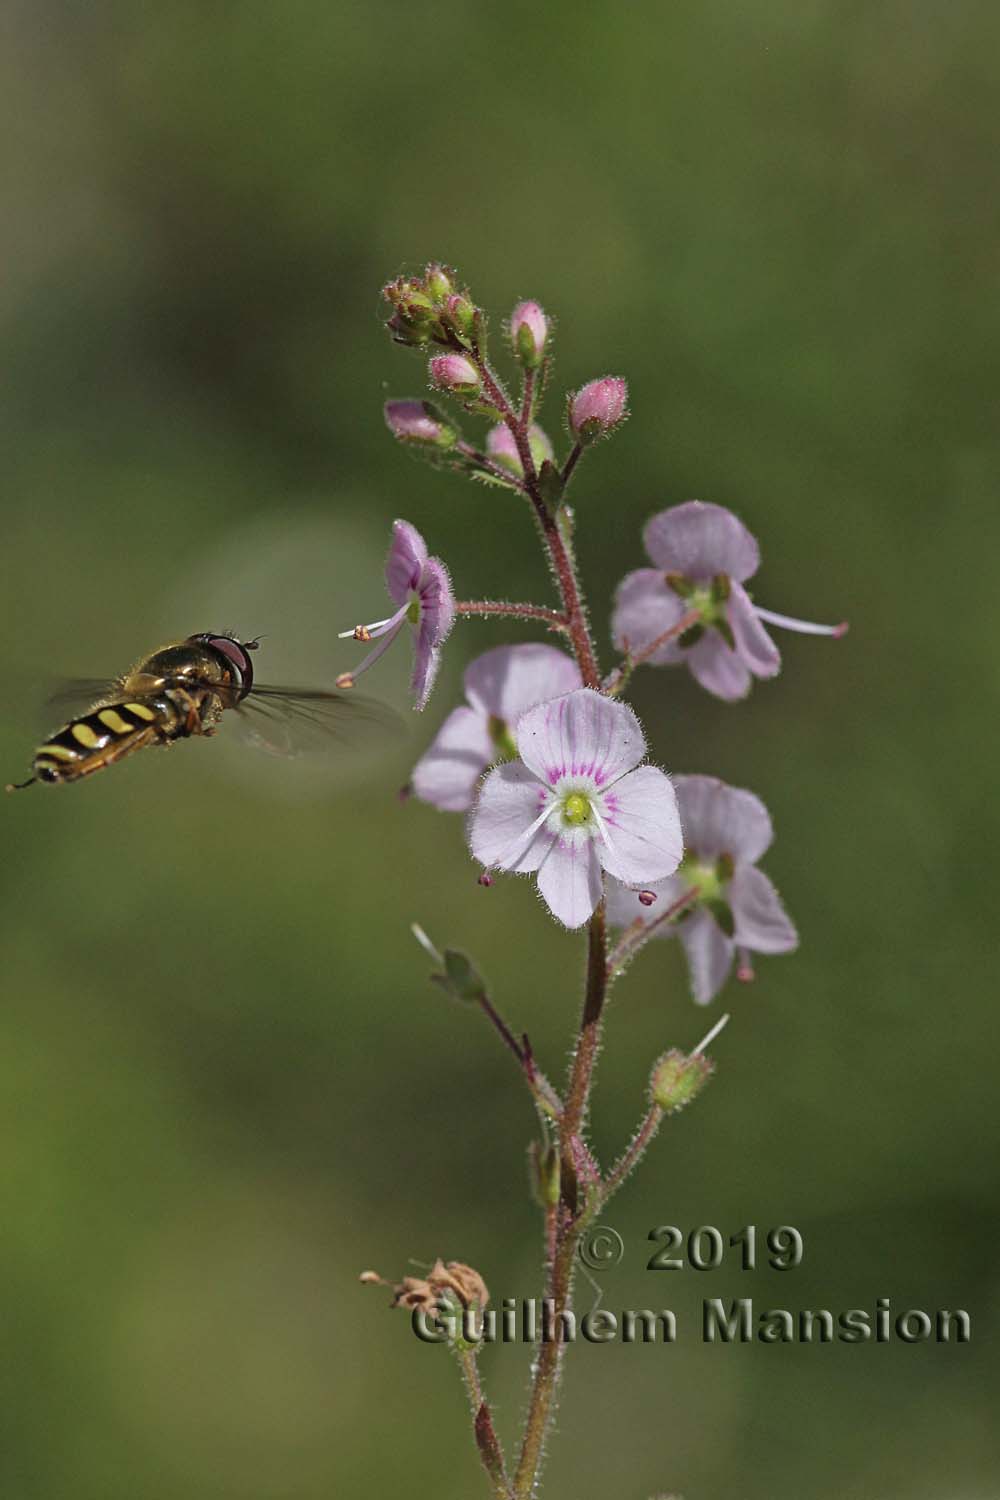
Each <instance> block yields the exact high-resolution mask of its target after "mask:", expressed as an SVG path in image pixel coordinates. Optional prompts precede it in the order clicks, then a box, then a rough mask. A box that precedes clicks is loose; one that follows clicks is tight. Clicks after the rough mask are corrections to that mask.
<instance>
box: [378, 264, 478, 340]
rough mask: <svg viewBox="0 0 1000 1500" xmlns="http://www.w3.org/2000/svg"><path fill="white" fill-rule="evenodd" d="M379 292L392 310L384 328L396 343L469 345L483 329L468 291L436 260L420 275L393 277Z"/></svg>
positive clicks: (452, 272) (449, 270) (446, 267)
mask: <svg viewBox="0 0 1000 1500" xmlns="http://www.w3.org/2000/svg"><path fill="white" fill-rule="evenodd" d="M382 295H383V297H384V298H385V299H386V301H387V302H388V303H390V304H391V306H392V309H393V311H392V316H391V317H390V318H389V320H388V322H387V323H386V327H387V328H388V330H389V332H390V333H391V334H392V337H393V339H394V340H395V342H396V343H397V344H406V345H409V346H411V347H413V348H418V349H419V348H422V347H424V346H425V345H427V344H443V345H444V346H445V347H446V348H455V347H456V346H462V347H466V348H471V346H472V344H473V343H475V341H476V339H477V338H478V337H479V336H480V333H481V332H482V331H483V330H482V329H481V327H480V324H481V319H482V314H481V313H480V311H479V309H478V308H477V307H476V305H475V303H474V302H473V301H472V299H471V298H470V296H469V294H468V291H467V290H465V289H464V288H462V289H460V288H459V287H458V285H457V283H456V281H455V272H454V271H453V270H451V269H450V268H449V267H448V266H442V265H439V264H438V263H437V262H436V261H435V262H432V263H431V264H430V265H429V266H428V267H427V268H426V270H425V271H424V274H423V275H422V276H397V277H396V279H395V281H390V282H388V283H387V284H386V285H385V286H384V287H383V288H382Z"/></svg>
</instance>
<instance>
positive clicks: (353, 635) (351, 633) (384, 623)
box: [337, 604, 409, 641]
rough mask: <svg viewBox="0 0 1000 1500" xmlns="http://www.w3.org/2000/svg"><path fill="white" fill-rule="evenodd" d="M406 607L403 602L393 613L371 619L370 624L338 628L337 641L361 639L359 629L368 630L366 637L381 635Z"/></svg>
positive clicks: (403, 612)
mask: <svg viewBox="0 0 1000 1500" xmlns="http://www.w3.org/2000/svg"><path fill="white" fill-rule="evenodd" d="M408 609H409V604H404V605H403V607H402V609H397V611H396V613H395V614H394V615H386V617H385V619H384V620H373V621H372V622H371V624H370V625H352V627H351V629H350V630H338V631H337V639H338V641H347V640H359V639H363V638H362V637H359V636H358V631H359V630H366V631H367V632H368V638H371V637H374V636H379V635H382V633H383V632H384V631H385V630H388V629H389V628H390V627H391V626H392V625H395V623H396V621H397V620H398V619H400V617H401V616H402V615H405V614H406V611H407V610H408Z"/></svg>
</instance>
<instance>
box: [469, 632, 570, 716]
mask: <svg viewBox="0 0 1000 1500" xmlns="http://www.w3.org/2000/svg"><path fill="white" fill-rule="evenodd" d="M579 686H580V668H579V667H578V666H577V664H576V662H575V661H574V660H573V658H572V657H571V656H568V655H567V654H566V652H565V651H560V650H559V649H558V647H556V646H546V645H545V644H544V643H543V642H541V641H529V642H526V643H525V644H524V645H523V646H494V648H493V650H492V651H484V652H483V654H482V656H477V657H476V659H475V661H472V662H470V663H469V665H468V667H467V668H466V670H465V696H466V697H467V698H468V700H469V702H470V703H471V704H472V705H473V707H474V708H478V709H480V710H481V711H482V713H483V714H484V715H487V714H493V715H494V716H495V717H496V718H498V719H502V720H503V721H504V723H505V724H515V723H516V722H517V720H518V719H519V718H520V716H521V714H523V713H524V711H525V709H526V708H534V706H535V704H536V703H545V702H546V701H547V700H548V699H549V698H560V697H562V695H563V694H564V693H571V692H572V691H573V689H574V688H578V687H579Z"/></svg>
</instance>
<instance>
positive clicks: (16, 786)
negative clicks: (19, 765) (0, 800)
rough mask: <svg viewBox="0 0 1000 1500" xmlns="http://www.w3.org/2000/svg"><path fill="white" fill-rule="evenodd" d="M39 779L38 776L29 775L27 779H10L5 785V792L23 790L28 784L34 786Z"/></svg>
mask: <svg viewBox="0 0 1000 1500" xmlns="http://www.w3.org/2000/svg"><path fill="white" fill-rule="evenodd" d="M37 780H38V777H37V776H29V777H28V779H27V781H8V783H7V785H6V786H5V787H4V791H5V792H23V791H24V789H25V787H26V786H34V784H35V782H36V781H37Z"/></svg>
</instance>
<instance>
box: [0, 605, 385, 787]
mask: <svg viewBox="0 0 1000 1500" xmlns="http://www.w3.org/2000/svg"><path fill="white" fill-rule="evenodd" d="M259 645H260V642H259V641H255V640H254V641H240V640H238V639H237V638H236V637H235V636H233V635H226V634H223V633H220V634H215V633H213V632H212V631H205V632H203V633H202V634H201V635H189V636H188V637H187V638H186V639H185V640H181V641H172V642H170V643H169V644H168V645H166V646H161V647H160V648H159V650H157V651H154V652H153V653H152V655H150V656H147V657H145V658H144V659H143V660H142V661H140V662H138V663H137V664H136V666H134V667H133V668H132V669H131V671H129V672H127V673H126V674H125V675H124V676H123V677H119V678H118V679H117V680H116V681H114V682H112V683H110V684H107V683H103V684H102V683H100V682H93V683H77V684H71V685H70V687H69V689H68V690H67V691H66V692H63V693H60V694H57V700H58V699H60V698H61V699H64V700H65V699H66V698H73V697H75V698H78V699H79V698H80V697H81V696H83V697H84V700H85V701H88V702H89V703H90V707H89V708H88V710H87V712H86V713H84V714H81V715H80V716H79V717H78V718H73V719H71V720H70V721H69V723H68V724H65V725H64V726H63V727H62V728H61V729H60V730H59V731H58V732H57V733H56V734H53V735H51V736H50V737H49V738H48V739H47V740H46V741H45V743H44V744H43V745H41V746H40V747H39V749H38V751H37V752H36V754H35V759H34V763H33V765H32V774H31V776H30V777H29V778H28V780H27V781H22V782H19V783H17V784H16V785H14V786H8V788H7V790H8V791H9V792H12V791H21V790H22V789H23V788H24V787H28V786H31V785H32V784H33V783H34V782H36V781H41V782H48V783H50V784H58V783H60V782H70V781H82V780H83V779H84V777H87V776H91V775H93V773H94V772H95V771H101V770H103V769H104V767H105V766H111V765H114V764H115V762H116V761H119V760H124V759H125V757H126V756H127V755H131V754H132V753H133V752H134V751H136V750H142V749H144V748H145V746H147V745H172V744H174V743H175V742H176V741H177V740H183V739H188V738H189V737H190V736H191V735H212V734H215V732H216V730H217V728H218V726H219V722H220V720H221V719H222V716H223V713H225V712H226V711H227V710H229V711H231V712H232V716H233V718H234V720H236V722H237V723H239V724H240V725H241V726H242V728H243V731H244V738H245V739H246V740H247V741H248V742H249V743H251V744H253V745H255V746H256V747H257V748H258V749H262V750H268V751H270V752H271V753H272V754H276V755H288V754H295V753H296V752H297V751H298V750H301V749H304V748H309V747H310V745H313V746H314V745H316V744H319V743H322V742H323V740H324V739H327V740H329V737H330V736H333V737H334V738H344V737H345V734H344V731H345V729H347V728H348V727H349V726H354V725H363V724H364V723H365V721H367V723H368V724H369V725H374V726H377V727H381V728H386V727H389V726H391V725H392V724H393V723H396V722H398V721H397V720H396V716H395V715H394V714H393V713H392V711H391V710H389V709H386V708H383V707H382V705H381V704H378V703H373V702H372V701H371V700H370V699H365V698H361V697H355V696H354V695H353V694H348V693H332V692H326V691H324V690H323V689H321V688H284V687H263V686H260V685H259V684H256V683H255V682H254V675H253V661H252V659H251V655H250V653H251V652H253V651H256V650H257V649H258V646H259ZM57 700H56V701H57Z"/></svg>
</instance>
